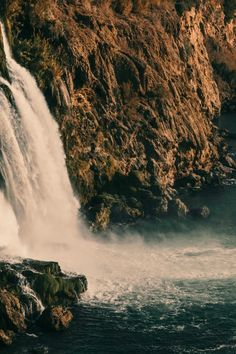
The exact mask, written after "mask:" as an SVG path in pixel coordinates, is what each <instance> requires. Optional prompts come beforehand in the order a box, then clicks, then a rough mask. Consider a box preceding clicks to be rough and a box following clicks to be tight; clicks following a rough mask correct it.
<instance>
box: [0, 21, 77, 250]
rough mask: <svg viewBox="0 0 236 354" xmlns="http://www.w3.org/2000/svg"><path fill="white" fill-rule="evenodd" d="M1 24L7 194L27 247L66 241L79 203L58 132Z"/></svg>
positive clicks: (1, 153)
mask: <svg viewBox="0 0 236 354" xmlns="http://www.w3.org/2000/svg"><path fill="white" fill-rule="evenodd" d="M0 26H1V32H2V37H3V47H4V52H5V56H6V63H7V68H8V73H9V81H8V80H6V79H4V78H2V77H0V107H1V109H0V121H1V123H0V173H1V175H2V176H3V178H4V182H5V195H6V198H7V200H8V202H9V204H10V205H11V207H12V209H13V211H14V214H15V217H16V219H17V223H18V225H19V234H20V238H21V239H23V240H24V241H25V243H28V244H34V240H36V239H37V241H38V240H39V239H40V240H42V242H44V241H48V240H50V241H51V242H53V241H54V240H55V241H56V242H58V243H60V242H66V240H67V239H68V238H70V237H74V236H76V235H77V232H78V220H77V219H78V215H77V210H78V207H79V205H78V202H77V200H76V198H75V197H74V195H73V191H72V188H71V185H70V181H69V178H68V175H67V170H66V166H65V156H64V152H63V147H62V143H61V141H60V134H59V129H58V126H57V124H56V122H55V120H54V118H53V117H52V115H51V114H50V111H49V109H48V106H47V103H46V101H45V99H44V96H43V94H42V93H41V91H40V89H39V88H38V86H37V83H36V81H35V79H34V78H33V77H32V75H31V74H30V73H29V71H27V70H26V69H25V68H24V67H22V66H21V65H19V64H18V63H17V62H16V61H15V60H14V58H13V56H12V53H11V49H10V46H9V43H8V40H7V36H6V33H5V29H4V26H3V24H2V23H1V24H0ZM0 200H1V199H0ZM1 237H2V235H1Z"/></svg>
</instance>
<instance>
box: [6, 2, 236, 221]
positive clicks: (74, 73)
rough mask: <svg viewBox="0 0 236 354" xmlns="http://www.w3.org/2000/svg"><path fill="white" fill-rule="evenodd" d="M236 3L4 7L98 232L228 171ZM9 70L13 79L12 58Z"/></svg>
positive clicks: (17, 51) (159, 209) (162, 206)
mask: <svg viewBox="0 0 236 354" xmlns="http://www.w3.org/2000/svg"><path fill="white" fill-rule="evenodd" d="M234 6H235V3H234V2H228V1H221V0H209V1H207V2H205V1H201V0H198V1H197V0H195V1H194V0H188V1H181V0H176V1H173V0H165V1H157V0H149V1H148V0H122V1H107V0H104V1H102V0H101V1H79V0H70V1H69V0H67V1H63V2H60V1H57V0H50V1H44V0H30V1H27V2H26V1H23V0H4V1H1V4H0V12H1V16H2V17H3V18H4V22H5V24H6V27H7V32H8V36H9V39H10V42H11V46H12V49H13V52H14V55H15V57H16V58H17V60H18V61H19V62H20V63H22V64H23V65H24V66H26V67H27V68H28V69H29V70H30V71H31V72H32V73H33V75H34V76H35V77H36V79H37V82H38V84H39V86H40V88H41V89H42V90H43V92H44V93H45V96H46V98H47V101H48V103H49V106H50V108H51V110H52V111H53V113H54V115H55V117H56V119H57V121H58V123H59V125H60V130H61V134H62V138H63V143H64V147H65V152H66V157H67V166H68V170H69V173H70V177H71V180H72V182H73V185H74V188H75V190H76V192H77V193H78V194H79V196H80V201H81V204H82V209H83V210H84V212H85V214H86V215H87V216H88V217H89V219H90V220H91V222H92V224H93V225H94V227H97V228H105V227H106V226H107V225H108V224H109V223H110V222H121V221H122V222H123V221H132V220H136V219H137V218H140V217H146V216H152V217H157V216H160V215H163V214H165V213H166V212H168V210H171V209H172V208H171V205H173V204H176V203H175V200H176V199H178V198H179V197H178V195H177V192H176V190H178V191H179V190H181V188H183V187H184V188H186V187H188V188H195V189H197V188H200V187H201V185H203V184H206V183H212V181H214V180H216V179H217V178H218V176H219V175H221V174H222V171H225V170H224V169H223V170H222V163H223V165H227V166H229V162H228V160H227V159H225V158H224V155H225V149H226V148H225V146H224V143H223V141H222V139H221V137H220V136H219V134H218V132H217V128H216V127H214V125H213V124H212V119H213V118H214V117H215V116H217V115H218V114H219V112H220V110H221V106H222V104H223V105H224V107H226V108H227V109H229V108H230V109H234V108H235V107H234V106H233V102H234V98H235V87H236V80H235V72H236V67H235V63H236V60H235V57H236V51H235V47H236V46H235V22H233V20H232V17H233V13H234V9H235V8H234ZM0 57H1V58H2V59H3V53H2V52H0ZM1 68H2V72H3V74H4V75H7V73H6V70H5V68H4V60H2V61H1ZM230 164H231V166H229V167H230V168H231V167H232V162H230ZM177 204H178V203H177Z"/></svg>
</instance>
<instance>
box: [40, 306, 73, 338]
mask: <svg viewBox="0 0 236 354" xmlns="http://www.w3.org/2000/svg"><path fill="white" fill-rule="evenodd" d="M72 319H73V315H72V313H71V311H70V310H68V309H64V308H63V307H61V306H53V307H48V308H46V309H45V310H44V311H43V313H42V315H41V317H40V319H39V325H40V326H41V328H42V329H43V330H44V331H45V330H46V331H56V332H60V331H62V330H65V329H67V328H68V327H69V325H70V323H71V321H72Z"/></svg>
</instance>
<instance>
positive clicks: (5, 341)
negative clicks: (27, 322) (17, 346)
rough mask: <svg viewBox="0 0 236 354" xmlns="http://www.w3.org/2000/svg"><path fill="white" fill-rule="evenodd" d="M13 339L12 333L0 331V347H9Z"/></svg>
mask: <svg viewBox="0 0 236 354" xmlns="http://www.w3.org/2000/svg"><path fill="white" fill-rule="evenodd" d="M13 338H14V332H12V331H4V330H3V329H0V345H11V344H12V341H13Z"/></svg>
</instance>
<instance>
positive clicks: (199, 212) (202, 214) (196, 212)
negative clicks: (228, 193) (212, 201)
mask: <svg viewBox="0 0 236 354" xmlns="http://www.w3.org/2000/svg"><path fill="white" fill-rule="evenodd" d="M210 213H211V212H210V209H209V208H208V207H207V206H206V205H204V206H202V207H200V208H195V209H191V210H190V215H191V216H193V217H195V218H201V219H207V218H208V217H209V216H210Z"/></svg>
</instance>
